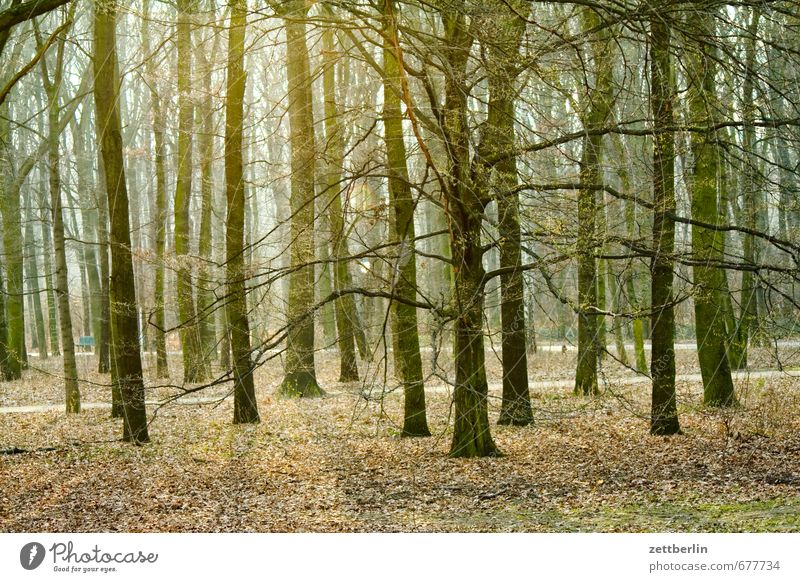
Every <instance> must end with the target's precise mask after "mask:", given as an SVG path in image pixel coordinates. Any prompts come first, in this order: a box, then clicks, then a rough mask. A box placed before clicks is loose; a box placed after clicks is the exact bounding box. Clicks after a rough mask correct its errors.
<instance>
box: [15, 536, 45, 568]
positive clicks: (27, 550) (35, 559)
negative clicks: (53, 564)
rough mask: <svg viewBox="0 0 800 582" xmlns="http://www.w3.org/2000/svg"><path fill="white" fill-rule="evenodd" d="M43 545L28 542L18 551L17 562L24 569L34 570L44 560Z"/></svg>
mask: <svg viewBox="0 0 800 582" xmlns="http://www.w3.org/2000/svg"><path fill="white" fill-rule="evenodd" d="M44 554H45V552H44V546H43V545H42V544H40V543H39V542H30V543H27V544H25V545H24V546H22V549H21V550H20V551H19V563H20V564H22V567H23V568H25V569H26V570H35V569H36V568H38V567H39V566H41V565H42V562H43V561H44Z"/></svg>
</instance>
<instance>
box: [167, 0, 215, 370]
mask: <svg viewBox="0 0 800 582" xmlns="http://www.w3.org/2000/svg"><path fill="white" fill-rule="evenodd" d="M195 4H196V2H195V0H178V24H177V26H176V44H177V47H178V62H179V63H180V66H179V67H178V151H177V158H178V169H177V177H176V182H175V207H174V224H175V227H174V232H173V235H174V241H175V244H174V248H175V257H176V259H177V261H178V273H177V282H176V283H177V289H176V292H177V295H176V296H177V303H178V317H179V318H180V336H181V349H182V351H183V380H184V382H202V381H203V380H205V379H206V378H207V377H208V366H207V362H206V360H205V358H204V357H203V353H202V348H201V344H200V326H199V322H198V318H197V308H196V303H195V294H194V287H195V286H194V283H193V280H192V279H193V277H192V268H191V266H190V263H189V262H188V260H187V259H188V254H189V232H190V228H189V207H190V205H191V196H192V173H193V166H192V158H193V156H192V141H193V139H192V132H193V126H194V107H193V104H192V100H191V99H192V98H191V95H190V93H191V91H192V52H191V18H192V13H193V11H194V9H195V7H196V6H195Z"/></svg>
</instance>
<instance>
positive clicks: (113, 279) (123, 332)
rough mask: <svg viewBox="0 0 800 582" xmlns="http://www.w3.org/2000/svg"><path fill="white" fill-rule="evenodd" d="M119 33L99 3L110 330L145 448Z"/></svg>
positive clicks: (110, 7)
mask: <svg viewBox="0 0 800 582" xmlns="http://www.w3.org/2000/svg"><path fill="white" fill-rule="evenodd" d="M115 28H116V12H115V5H114V4H106V3H102V2H100V1H97V2H96V3H95V14H94V42H95V45H94V78H95V84H94V96H95V105H96V108H97V125H98V132H99V133H100V135H101V141H100V147H101V150H102V156H103V162H104V165H105V179H106V192H107V194H108V208H109V209H110V224H111V229H110V232H109V235H110V237H109V238H110V241H109V242H110V246H111V276H110V278H109V279H110V289H109V300H110V305H112V306H113V309H112V310H111V326H110V327H111V335H112V337H113V338H114V361H113V365H114V371H115V374H114V375H115V378H116V383H118V385H119V387H120V395H121V397H122V398H121V399H122V406H123V415H122V418H123V433H122V438H123V440H124V441H127V442H132V443H135V444H139V443H145V442H148V441H149V437H148V431H147V413H146V411H145V399H144V381H143V379H142V359H141V352H140V346H139V329H138V322H137V319H138V318H137V310H136V305H137V303H136V284H135V283H136V282H135V281H134V277H133V258H132V256H131V239H130V224H129V220H128V191H127V187H126V184H125V169H124V165H123V158H122V130H121V120H120V113H119V106H118V97H119V95H118V91H119V77H118V69H117V54H116V53H117V51H116V31H115Z"/></svg>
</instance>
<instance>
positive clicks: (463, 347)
mask: <svg viewBox="0 0 800 582" xmlns="http://www.w3.org/2000/svg"><path fill="white" fill-rule="evenodd" d="M464 8H465V6H464V2H456V3H452V4H450V5H448V7H447V8H443V9H442V10H441V16H442V21H443V24H444V28H445V30H446V37H445V39H444V44H443V47H442V52H443V57H444V60H445V63H446V64H447V76H446V77H445V103H444V110H443V119H444V126H443V130H444V131H443V134H444V135H445V136H446V140H447V144H446V145H447V147H446V149H447V152H448V156H449V163H450V168H449V172H448V176H447V178H446V179H445V186H446V188H445V192H444V195H445V199H446V208H447V209H448V220H449V221H450V230H451V237H450V249H451V256H452V257H453V265H454V269H453V270H454V271H455V281H454V289H453V296H454V297H453V308H454V310H455V316H456V324H455V345H454V347H453V350H454V358H455V367H456V385H455V391H454V394H453V399H454V403H455V411H454V414H455V420H454V427H453V440H452V443H451V445H450V456H451V457H488V456H497V455H499V454H500V451H499V450H498V449H497V446H496V445H495V443H494V441H493V440H492V435H491V432H490V429H489V413H488V402H487V400H488V391H489V390H488V384H487V381H486V368H485V365H484V342H483V340H484V332H483V307H484V296H485V290H484V285H485V281H484V274H485V273H484V270H483V250H482V248H481V224H482V221H483V218H484V214H485V210H486V204H487V203H488V201H489V198H488V196H482V195H481V194H487V193H486V192H478V191H476V190H475V188H474V184H473V181H472V180H471V164H470V148H469V146H470V142H469V134H468V122H467V99H466V95H467V92H468V91H467V90H466V86H465V84H466V74H467V60H468V58H469V54H470V50H471V47H472V43H473V37H472V35H471V34H470V31H469V30H468V28H467V24H466V16H465V11H464Z"/></svg>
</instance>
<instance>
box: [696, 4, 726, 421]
mask: <svg viewBox="0 0 800 582" xmlns="http://www.w3.org/2000/svg"><path fill="white" fill-rule="evenodd" d="M687 24H688V25H689V26H690V27H691V30H692V31H693V33H694V34H695V35H697V36H698V38H701V39H702V38H706V37H709V36H713V34H714V17H713V14H712V12H710V9H701V8H698V9H697V10H695V11H693V12H691V15H690V17H689V20H688V22H687ZM690 50H691V52H690V53H689V55H688V59H687V76H688V83H689V87H688V104H689V118H690V121H691V123H692V124H693V125H697V126H701V127H702V126H707V125H709V124H710V123H713V120H714V117H713V112H714V111H716V108H717V106H718V104H717V101H716V82H715V73H716V67H715V58H716V57H715V56H714V54H713V50H712V48H710V47H709V46H708V45H707V44H706V43H705V41H703V40H699V41H697V42H693V43H691V45H690ZM690 139H691V150H692V155H693V158H694V166H693V168H692V181H691V207H692V218H694V219H695V220H698V221H700V222H705V223H708V224H714V225H716V224H722V223H724V217H722V216H721V215H720V211H719V191H718V187H717V181H718V178H719V145H718V142H717V135H716V132H714V131H708V132H692V134H691V138H690ZM723 241H724V233H723V232H721V231H718V230H716V229H713V228H703V227H699V226H696V225H693V226H692V254H693V257H694V259H695V261H697V262H696V264H695V265H694V267H693V273H694V312H695V333H696V337H697V353H698V359H699V361H700V372H701V375H702V377H703V401H704V402H705V404H707V405H710V406H730V405H733V404H735V403H736V397H735V395H734V388H733V380H732V379H731V370H730V365H729V363H728V353H727V349H726V342H727V333H726V329H725V320H724V314H723V306H724V301H723V298H722V293H723V292H724V288H725V282H724V281H723V278H724V277H725V273H724V271H722V270H721V268H719V267H717V266H714V265H713V263H714V262H719V261H721V260H722V259H723V257H722V253H721V249H722V248H723V246H724V242H723Z"/></svg>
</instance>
